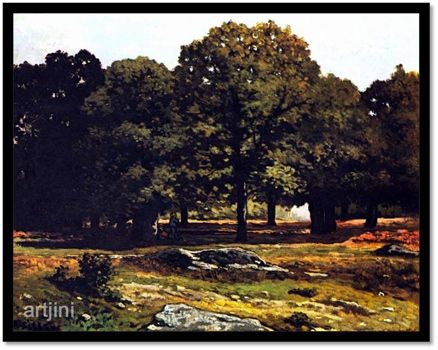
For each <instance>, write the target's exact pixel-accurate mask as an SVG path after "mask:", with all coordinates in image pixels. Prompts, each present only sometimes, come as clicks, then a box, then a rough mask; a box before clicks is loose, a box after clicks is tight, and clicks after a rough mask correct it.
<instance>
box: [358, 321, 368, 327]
mask: <svg viewBox="0 0 438 350" xmlns="http://www.w3.org/2000/svg"><path fill="white" fill-rule="evenodd" d="M366 325H367V324H366V323H365V322H361V323H359V326H360V327H366Z"/></svg>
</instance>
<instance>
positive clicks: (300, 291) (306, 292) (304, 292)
mask: <svg viewBox="0 0 438 350" xmlns="http://www.w3.org/2000/svg"><path fill="white" fill-rule="evenodd" d="M288 294H297V295H301V296H302V297H307V298H312V297H314V296H315V295H316V294H317V292H316V288H293V289H291V290H290V291H289V292H288Z"/></svg>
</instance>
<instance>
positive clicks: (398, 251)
mask: <svg viewBox="0 0 438 350" xmlns="http://www.w3.org/2000/svg"><path fill="white" fill-rule="evenodd" d="M375 253H376V254H377V255H379V256H405V257H409V258H415V257H417V256H418V252H414V251H412V250H408V249H405V248H403V247H401V246H399V245H397V244H387V245H385V246H383V247H382V248H379V249H377V250H376V251H375Z"/></svg>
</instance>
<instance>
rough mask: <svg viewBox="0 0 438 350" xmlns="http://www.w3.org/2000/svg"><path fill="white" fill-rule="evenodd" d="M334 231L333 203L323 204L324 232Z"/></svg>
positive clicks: (334, 215)
mask: <svg viewBox="0 0 438 350" xmlns="http://www.w3.org/2000/svg"><path fill="white" fill-rule="evenodd" d="M334 231H336V213H335V205H334V204H327V205H325V206H324V233H330V232H334Z"/></svg>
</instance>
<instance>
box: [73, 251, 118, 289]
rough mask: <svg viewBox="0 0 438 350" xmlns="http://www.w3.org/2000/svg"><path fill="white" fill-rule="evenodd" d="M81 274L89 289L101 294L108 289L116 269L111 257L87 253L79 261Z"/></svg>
mask: <svg viewBox="0 0 438 350" xmlns="http://www.w3.org/2000/svg"><path fill="white" fill-rule="evenodd" d="M79 272H80V275H81V278H82V279H83V281H84V282H85V284H86V285H87V287H88V288H89V289H91V290H93V291H97V292H99V291H104V290H106V289H107V283H108V282H109V280H110V279H111V277H112V276H113V275H114V268H113V267H112V263H111V258H110V257H109V256H105V255H96V254H88V253H85V254H84V255H83V256H82V258H81V259H80V260H79Z"/></svg>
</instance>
